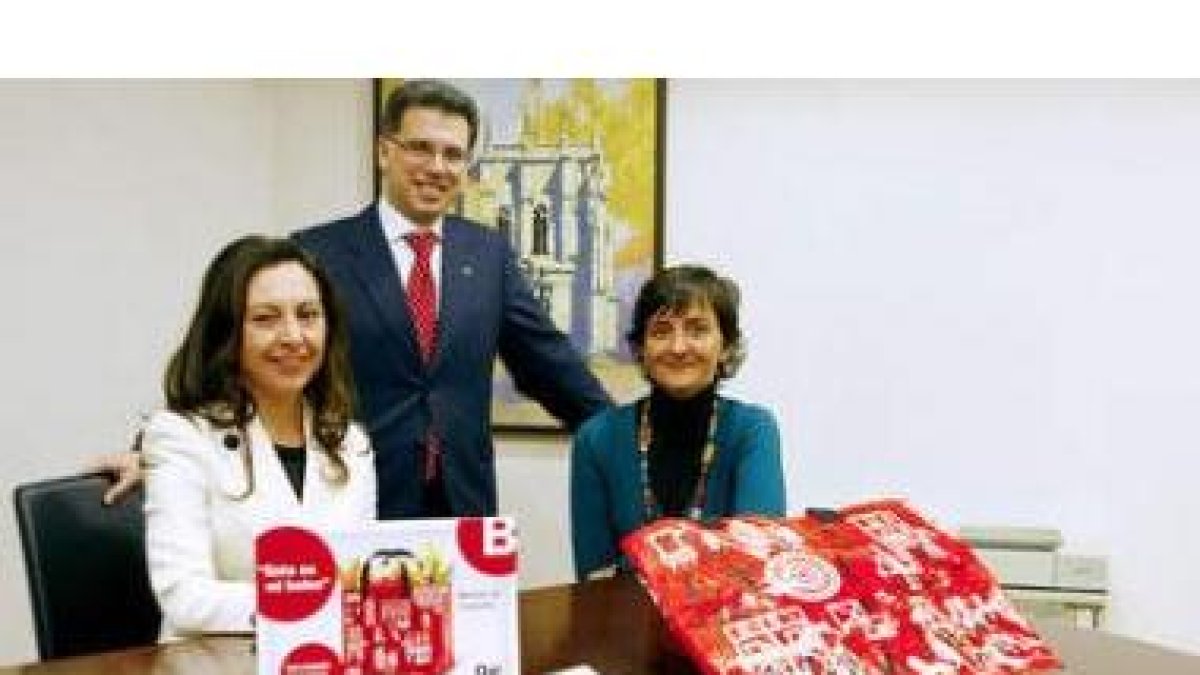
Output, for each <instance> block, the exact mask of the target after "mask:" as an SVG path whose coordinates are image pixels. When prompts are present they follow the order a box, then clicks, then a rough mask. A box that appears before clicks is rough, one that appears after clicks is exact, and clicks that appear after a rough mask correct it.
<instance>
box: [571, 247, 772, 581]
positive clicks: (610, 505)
mask: <svg viewBox="0 0 1200 675" xmlns="http://www.w3.org/2000/svg"><path fill="white" fill-rule="evenodd" d="M628 339H629V344H630V346H631V347H632V349H633V352H634V354H635V356H636V357H637V360H638V362H639V363H640V365H641V367H642V371H643V373H644V374H645V376H646V378H647V379H648V380H649V382H650V387H651V390H650V395H649V396H647V397H645V398H643V399H641V400H639V401H636V402H634V403H630V404H627V405H624V406H620V407H617V408H612V409H610V410H607V411H605V412H602V413H600V414H598V415H596V416H595V417H593V418H592V419H590V420H588V421H587V422H586V423H584V425H583V426H582V427H580V428H579V431H578V432H576V434H575V439H574V443H573V445H572V449H571V543H572V549H573V551H574V556H575V575H576V577H577V578H578V579H580V580H583V579H586V578H587V577H588V576H589V575H591V574H593V573H596V572H601V571H607V570H608V569H610V568H613V567H614V566H615V567H617V568H622V567H624V566H625V561H624V559H623V557H622V556H621V552H620V548H619V544H620V541H621V538H622V537H624V536H625V535H626V534H628V533H630V532H632V531H633V530H636V529H637V528H639V527H641V526H642V525H644V524H645V523H648V522H650V521H652V520H656V519H658V518H663V517H677V518H678V517H682V518H693V519H702V520H708V519H712V518H719V517H722V516H733V515H747V514H756V515H764V516H782V515H784V510H785V508H786V496H785V491H784V481H783V467H782V465H781V463H780V458H779V429H778V427H777V426H776V424H775V419H774V417H773V416H772V415H771V413H770V412H769V411H768V410H766V409H765V408H763V407H761V406H757V405H753V404H750V403H744V402H741V401H737V400H734V399H730V398H725V397H722V396H719V395H718V394H717V384H718V382H719V381H720V380H721V379H724V378H727V377H731V376H732V375H733V373H734V372H735V371H736V370H737V367H738V365H740V363H741V361H742V359H743V357H744V353H745V352H744V349H743V346H742V333H741V329H740V328H739V326H738V290H737V286H736V285H734V283H733V282H732V281H730V280H729V279H726V278H724V277H720V276H718V275H716V274H715V273H713V272H712V271H711V270H709V269H708V268H705V267H700V266H695V265H681V266H678V267H671V268H668V269H665V270H663V271H661V272H659V273H658V274H657V275H655V276H654V277H653V278H651V279H650V280H649V281H647V282H646V284H645V285H644V286H643V287H642V289H641V291H640V293H639V294H638V298H637V302H636V304H635V305H634V311H633V324H632V327H631V328H630V331H629V335H628Z"/></svg>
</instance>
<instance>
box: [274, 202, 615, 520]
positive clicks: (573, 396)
mask: <svg viewBox="0 0 1200 675" xmlns="http://www.w3.org/2000/svg"><path fill="white" fill-rule="evenodd" d="M293 236H294V238H295V240H296V241H297V242H298V243H299V244H300V245H301V246H302V247H303V248H305V249H306V250H308V251H310V252H311V253H313V254H314V255H315V256H316V257H317V259H318V260H319V262H320V263H321V264H322V265H323V266H324V267H325V269H327V270H328V272H329V275H330V277H331V278H332V279H333V284H334V287H335V292H336V293H337V295H338V299H339V301H340V302H341V304H342V306H343V308H344V309H345V313H346V316H347V319H348V321H347V323H348V324H349V327H350V356H351V363H352V367H353V371H354V378H355V385H356V391H357V395H358V413H359V419H360V420H361V421H362V423H363V425H364V426H365V427H366V429H367V432H368V434H369V435H370V437H371V441H372V444H373V445H374V448H375V462H376V473H377V476H378V480H379V502H378V503H379V516H380V518H384V519H391V518H410V517H421V516H422V515H424V514H423V513H422V506H421V504H422V473H423V472H422V461H423V456H424V455H423V452H424V450H423V439H424V438H425V437H426V432H427V430H428V429H429V428H430V427H431V426H432V428H433V430H434V431H435V433H436V435H437V437H438V439H439V442H440V444H441V450H442V453H443V454H442V460H443V464H442V467H443V470H442V474H443V479H444V480H445V488H446V495H447V498H448V499H449V502H450V508H451V511H452V512H453V514H454V515H458V516H474V515H494V514H495V513H496V508H497V507H496V471H495V461H494V457H493V455H494V452H495V451H494V448H493V445H492V436H491V402H492V366H493V363H494V362H495V359H496V357H497V356H499V357H500V359H501V360H502V361H503V362H504V365H505V366H506V367H507V368H508V371H509V373H510V374H511V375H512V376H513V380H514V382H515V383H516V385H517V388H518V389H520V390H521V391H522V392H523V393H524V394H525V395H527V396H529V397H530V398H533V399H534V400H536V401H538V402H539V403H540V404H541V405H542V406H543V407H545V408H546V410H547V411H548V412H549V413H550V414H551V415H553V416H555V417H556V418H558V419H559V420H561V421H562V422H563V423H564V424H566V425H567V427H568V428H570V429H572V430H574V429H575V428H576V427H578V426H579V425H580V424H582V423H583V422H584V421H585V420H587V418H589V417H591V415H592V414H593V413H595V412H598V411H599V410H601V409H603V408H606V407H608V406H609V405H611V401H610V399H609V397H608V395H607V394H606V393H605V391H604V388H603V387H602V386H601V385H600V383H599V382H598V381H597V380H596V378H595V377H594V376H593V375H592V373H591V371H589V370H588V368H587V366H586V364H585V363H584V362H583V360H582V358H581V357H580V356H579V353H578V352H577V351H576V350H575V348H574V347H573V346H572V345H571V344H570V342H569V340H568V339H567V337H566V336H565V335H564V334H563V333H562V332H561V331H559V330H558V329H557V328H556V327H555V326H554V324H553V322H552V321H551V320H550V318H549V317H548V316H547V315H546V313H545V311H544V310H543V309H542V307H541V305H540V304H539V303H538V302H537V300H536V299H535V297H534V295H533V293H532V292H531V291H530V289H529V286H528V284H527V283H526V281H525V279H524V278H523V277H522V275H521V273H520V271H519V269H518V267H517V261H516V257H515V255H514V254H513V251H512V248H511V247H510V246H509V245H508V242H506V241H505V240H504V238H503V237H502V236H501V235H500V234H499V232H497V231H496V230H492V229H488V228H486V227H483V226H481V225H479V224H477V223H474V222H471V221H469V220H466V219H463V218H458V217H454V216H446V217H445V218H444V219H443V224H442V242H441V243H442V250H441V256H442V260H441V283H440V288H439V298H438V300H439V305H438V307H439V310H438V334H437V345H436V349H435V352H434V355H433V358H432V360H431V363H430V364H429V366H428V367H426V366H425V365H424V364H423V363H422V361H421V356H420V349H419V346H418V343H417V338H416V334H415V332H414V328H413V323H412V319H411V317H410V315H409V311H408V304H407V300H406V297H405V293H404V288H403V285H402V284H401V281H400V276H399V272H398V271H397V269H396V264H395V261H394V260H393V257H392V253H391V250H390V249H389V246H388V242H387V239H386V238H385V237H384V234H383V228H382V226H381V224H380V221H379V214H378V211H377V209H376V207H375V206H374V205H372V206H370V207H368V208H367V209H365V210H364V211H362V212H361V213H359V214H358V215H356V216H352V217H350V218H345V219H342V220H337V221H334V222H332V223H327V224H324V225H318V226H316V227H313V228H310V229H306V230H302V231H300V232H297V233H295V234H294V235H293Z"/></svg>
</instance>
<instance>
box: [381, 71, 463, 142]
mask: <svg viewBox="0 0 1200 675" xmlns="http://www.w3.org/2000/svg"><path fill="white" fill-rule="evenodd" d="M409 108H434V109H436V110H440V111H442V112H444V113H449V114H452V115H461V116H462V117H464V118H466V120H467V125H468V126H469V127H470V129H471V136H470V147H468V148H467V149H468V150H474V149H475V140H476V139H477V138H478V137H479V107H478V106H477V105H475V99H473V98H471V96H470V95H469V94H467V93H466V92H464V91H463V90H461V89H459V88H458V87H456V86H454V85H452V84H450V83H449V82H443V81H441V80H405V81H404V82H402V83H401V84H400V86H398V87H396V88H395V89H394V90H392V93H391V94H389V95H388V98H387V102H386V103H384V105H383V115H382V116H381V117H380V118H379V133H381V134H394V133H396V132H397V131H399V130H400V121H401V120H402V119H404V111H405V110H408V109H409Z"/></svg>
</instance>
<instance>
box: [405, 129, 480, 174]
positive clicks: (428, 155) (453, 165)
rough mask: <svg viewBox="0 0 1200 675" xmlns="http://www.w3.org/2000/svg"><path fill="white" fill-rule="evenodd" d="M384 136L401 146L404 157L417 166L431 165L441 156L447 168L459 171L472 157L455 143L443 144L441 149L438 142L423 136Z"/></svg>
mask: <svg viewBox="0 0 1200 675" xmlns="http://www.w3.org/2000/svg"><path fill="white" fill-rule="evenodd" d="M384 138H385V139H387V141H388V142H389V143H393V144H395V146H396V147H397V148H400V150H401V152H403V154H404V158H405V159H406V160H408V161H409V162H411V163H412V164H415V165H417V166H429V165H431V164H433V163H434V160H436V159H437V158H438V157H439V156H440V157H441V158H442V162H443V163H445V165H446V168H448V169H450V170H452V171H458V170H460V169H462V168H463V167H465V166H466V165H467V161H468V160H470V159H471V156H470V154H468V153H467V151H466V150H463V149H462V148H459V147H456V146H453V145H447V146H443V147H442V148H440V149H439V148H438V145H437V144H436V143H434V142H433V141H427V140H425V139H423V138H397V137H395V136H384Z"/></svg>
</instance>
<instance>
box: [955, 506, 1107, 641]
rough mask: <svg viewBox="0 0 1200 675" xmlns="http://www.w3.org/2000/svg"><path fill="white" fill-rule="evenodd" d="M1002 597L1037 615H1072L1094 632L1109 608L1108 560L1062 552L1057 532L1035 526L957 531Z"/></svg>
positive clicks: (1076, 620)
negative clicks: (989, 572) (993, 578)
mask: <svg viewBox="0 0 1200 675" xmlns="http://www.w3.org/2000/svg"><path fill="white" fill-rule="evenodd" d="M959 534H960V535H961V536H962V537H963V539H965V540H966V541H967V542H968V543H969V544H971V547H972V548H973V549H974V550H975V552H976V553H977V554H978V555H979V557H980V558H982V559H983V561H984V563H985V564H987V566H988V567H989V568H991V570H992V572H993V573H994V574H995V575H996V577H997V579H999V581H1000V586H1001V588H1003V589H1004V591H1005V593H1006V594H1007V595H1008V596H1009V597H1010V598H1011V599H1012V600H1013V601H1015V602H1016V603H1017V604H1018V605H1020V606H1021V607H1022V608H1023V609H1025V610H1027V611H1030V612H1031V613H1034V614H1037V615H1047V614H1050V615H1056V616H1057V615H1062V614H1066V615H1073V616H1074V619H1075V623H1076V624H1078V625H1081V626H1090V627H1093V628H1099V627H1100V626H1101V624H1102V622H1103V618H1104V617H1103V613H1104V609H1105V608H1106V607H1107V606H1108V559H1107V558H1105V557H1104V556H1096V555H1079V554H1071V553H1063V552H1060V551H1059V548H1060V547H1061V546H1062V544H1063V539H1062V533H1060V532H1059V531H1058V530H1055V529H1049V528H1039V527H1008V526H1002V527H984V526H965V527H962V528H961V529H960V530H959Z"/></svg>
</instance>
